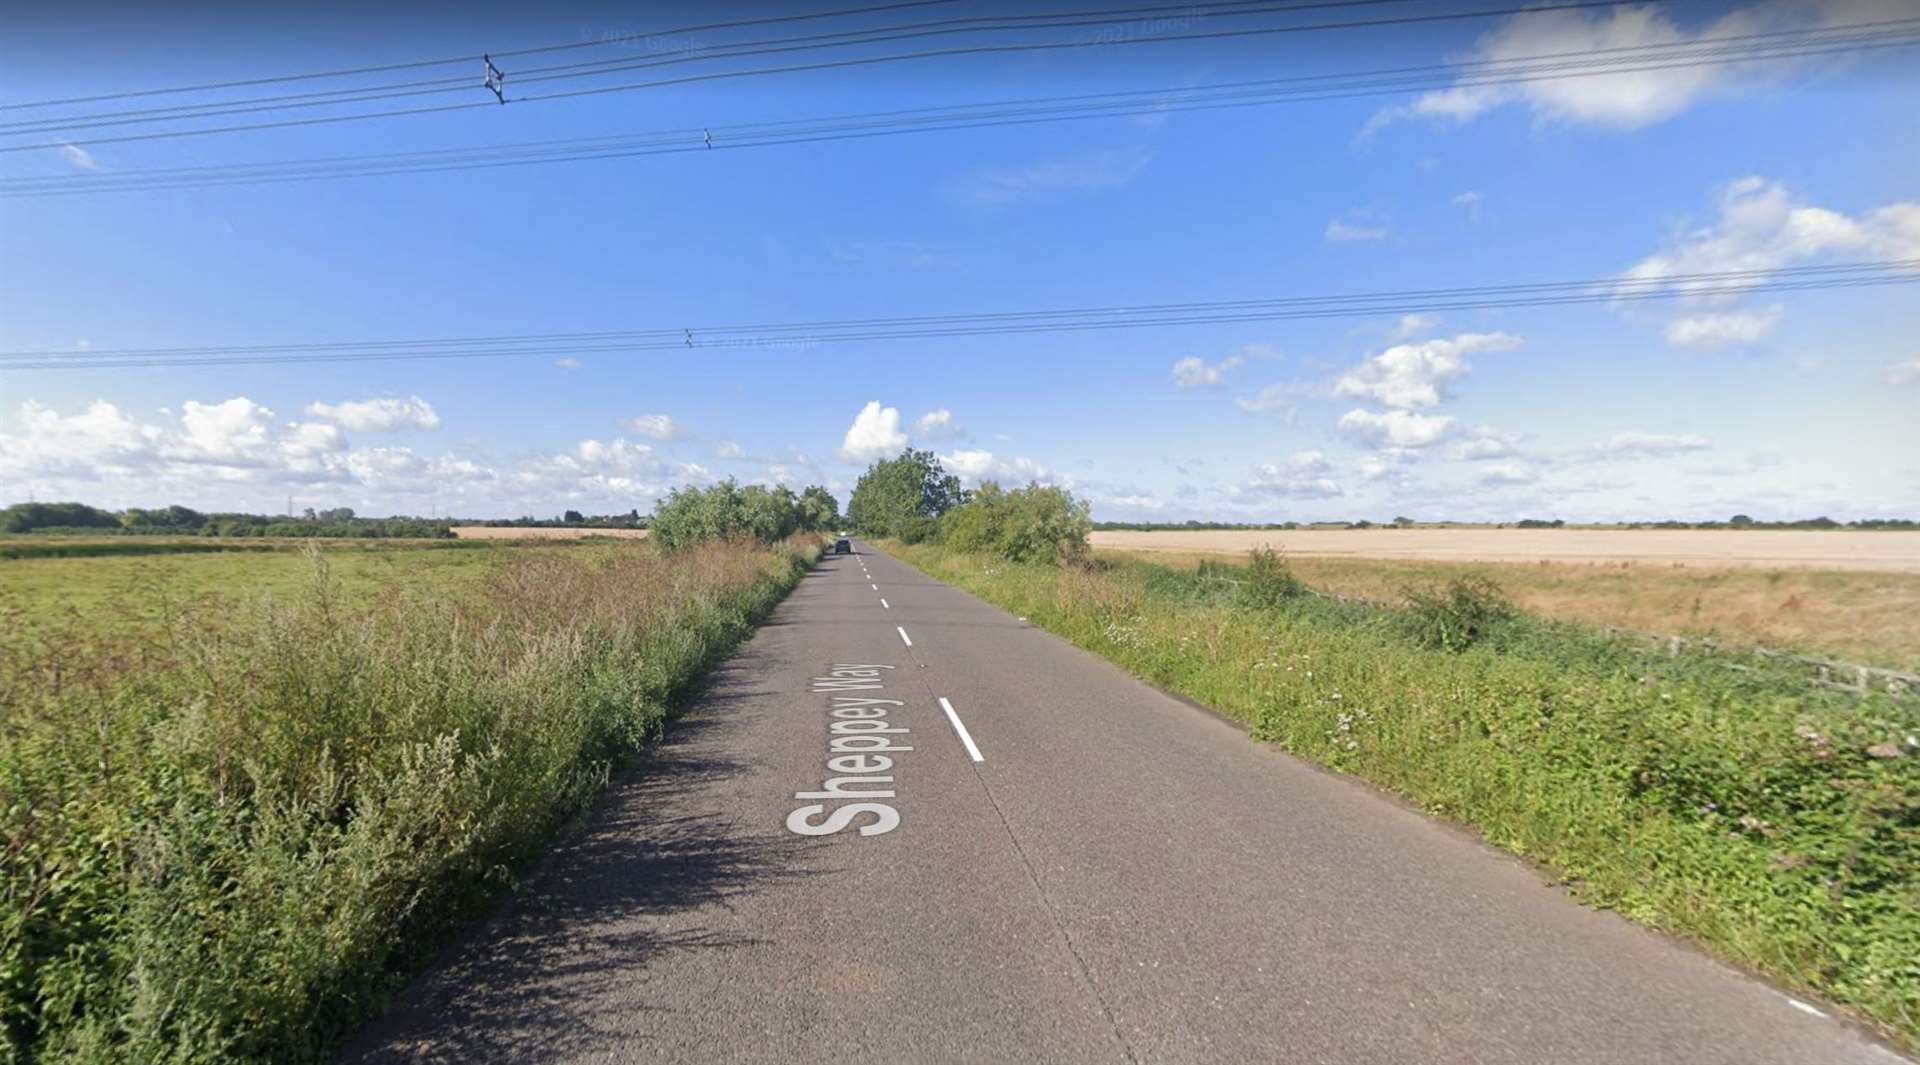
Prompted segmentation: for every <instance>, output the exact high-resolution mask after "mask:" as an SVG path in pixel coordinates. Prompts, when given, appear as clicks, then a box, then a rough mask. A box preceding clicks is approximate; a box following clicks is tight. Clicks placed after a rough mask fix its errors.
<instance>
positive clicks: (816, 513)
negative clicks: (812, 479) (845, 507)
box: [800, 484, 840, 532]
mask: <svg viewBox="0 0 1920 1065" xmlns="http://www.w3.org/2000/svg"><path fill="white" fill-rule="evenodd" d="M839 526H840V501H839V500H837V499H835V498H833V493H832V492H829V491H827V490H826V489H825V488H822V487H820V486H819V485H817V484H810V485H808V486H807V487H806V489H805V490H804V491H802V492H801V493H800V528H801V529H803V530H805V531H807V532H824V531H828V530H832V529H837V528H839Z"/></svg>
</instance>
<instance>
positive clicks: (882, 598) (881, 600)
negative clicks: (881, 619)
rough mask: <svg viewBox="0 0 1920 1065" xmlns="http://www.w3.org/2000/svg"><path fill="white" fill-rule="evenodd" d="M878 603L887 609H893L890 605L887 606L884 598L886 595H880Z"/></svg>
mask: <svg viewBox="0 0 1920 1065" xmlns="http://www.w3.org/2000/svg"><path fill="white" fill-rule="evenodd" d="M880 605H881V606H883V607H886V609H888V610H892V609H893V608H892V607H890V606H887V600H886V597H885V596H882V597H881V599H880Z"/></svg>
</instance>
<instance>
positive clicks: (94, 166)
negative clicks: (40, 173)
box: [60, 142, 100, 170]
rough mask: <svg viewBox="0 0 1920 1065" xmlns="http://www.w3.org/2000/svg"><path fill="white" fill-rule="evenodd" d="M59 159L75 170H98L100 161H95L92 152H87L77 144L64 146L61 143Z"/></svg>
mask: <svg viewBox="0 0 1920 1065" xmlns="http://www.w3.org/2000/svg"><path fill="white" fill-rule="evenodd" d="M60 157H61V158H63V159H65V160H66V161H67V162H68V163H69V164H71V165H72V166H73V168H74V169H76V170H98V169H100V160H98V159H95V158H94V157H93V153H92V152H90V151H87V150H86V149H85V148H82V147H80V146H79V145H77V144H66V143H64V142H63V143H62V144H61V145H60Z"/></svg>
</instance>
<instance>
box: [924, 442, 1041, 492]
mask: <svg viewBox="0 0 1920 1065" xmlns="http://www.w3.org/2000/svg"><path fill="white" fill-rule="evenodd" d="M940 464H941V465H942V466H944V467H946V469H947V472H948V473H954V474H958V475H959V476H960V479H961V480H964V481H971V482H973V483H975V484H979V483H980V482H982V481H998V482H1000V483H1002V484H1006V485H1024V484H1026V483H1028V482H1030V481H1038V482H1039V483H1041V484H1054V483H1059V479H1058V478H1056V477H1055V476H1054V473H1053V471H1052V470H1049V469H1047V468H1046V467H1045V466H1042V465H1040V464H1039V463H1037V462H1035V461H1033V460H1032V459H1029V458H1016V459H1012V460H1003V459H999V458H996V457H995V456H994V454H993V452H991V451H985V450H982V449H979V448H963V449H960V450H957V451H954V452H953V453H951V454H947V455H941V456H940Z"/></svg>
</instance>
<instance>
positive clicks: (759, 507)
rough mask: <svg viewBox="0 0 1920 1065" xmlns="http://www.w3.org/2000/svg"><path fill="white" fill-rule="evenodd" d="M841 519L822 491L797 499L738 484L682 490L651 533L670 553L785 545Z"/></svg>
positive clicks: (663, 505)
mask: <svg viewBox="0 0 1920 1065" xmlns="http://www.w3.org/2000/svg"><path fill="white" fill-rule="evenodd" d="M837 518H838V514H837V511H836V508H835V507H834V504H833V496H832V495H830V494H829V493H828V492H827V490H826V489H824V488H821V487H819V486H818V485H813V486H809V487H808V488H807V490H806V492H805V493H804V494H802V495H798V496H796V495H794V494H793V490H792V489H790V488H788V487H786V486H785V485H777V486H775V487H773V488H768V487H766V486H764V485H757V484H750V485H748V486H746V487H745V488H742V487H740V486H739V485H738V484H736V483H734V481H733V479H732V478H728V479H727V480H724V481H721V482H720V483H719V484H715V485H711V486H708V487H706V488H700V487H696V486H692V485H689V486H687V487H684V488H676V489H674V490H673V492H672V493H671V494H669V495H668V496H667V498H666V499H665V500H663V501H661V502H660V503H659V504H658V505H657V506H656V507H655V508H654V511H653V517H652V518H651V519H650V520H649V522H648V524H647V528H648V529H649V530H651V531H650V532H649V533H648V535H649V536H650V537H651V538H652V539H653V541H654V542H655V543H657V544H659V545H660V546H661V547H662V548H664V549H666V550H668V551H677V550H680V549H681V548H685V547H691V546H693V545H695V544H704V543H710V542H713V541H728V540H754V541H757V542H759V543H762V544H773V543H779V542H780V541H782V540H784V539H786V538H787V537H789V536H792V535H793V534H794V533H796V532H817V531H820V530H823V529H827V528H830V527H831V523H832V522H833V521H834V520H836V519H837Z"/></svg>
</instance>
